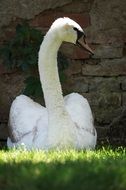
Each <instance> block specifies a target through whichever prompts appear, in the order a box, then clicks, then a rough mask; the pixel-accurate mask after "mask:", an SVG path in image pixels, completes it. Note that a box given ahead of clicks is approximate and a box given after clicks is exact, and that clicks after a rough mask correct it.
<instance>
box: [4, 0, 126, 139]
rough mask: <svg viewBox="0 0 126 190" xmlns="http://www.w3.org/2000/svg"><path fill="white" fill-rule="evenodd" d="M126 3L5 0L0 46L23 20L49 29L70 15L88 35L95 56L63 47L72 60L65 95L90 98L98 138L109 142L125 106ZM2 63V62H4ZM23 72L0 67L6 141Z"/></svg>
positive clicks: (20, 87) (81, 0) (112, 0)
mask: <svg viewBox="0 0 126 190" xmlns="http://www.w3.org/2000/svg"><path fill="white" fill-rule="evenodd" d="M125 7H126V1H125V0H122V1H120V0H111V1H110V0H100V1H99V0H64V1H59V0H46V1H44V0H20V1H18V0H12V1H10V0H1V1H0V18H2V19H1V22H0V43H1V44H2V43H4V42H5V41H7V40H8V39H9V38H11V37H12V36H13V35H14V32H15V27H16V25H17V23H19V22H20V21H21V20H22V19H26V20H28V21H29V23H30V25H32V26H34V27H36V28H39V29H41V30H42V31H46V30H47V29H48V28H49V26H50V25H51V23H52V22H53V21H54V20H55V19H56V18H58V17H61V16H68V17H70V18H72V19H74V20H75V21H77V22H78V23H79V24H80V25H81V26H82V27H83V28H84V29H85V31H86V33H87V36H88V42H89V43H90V45H91V46H92V48H93V49H94V51H95V55H94V56H93V57H92V58H90V57H89V55H88V54H87V53H86V52H83V51H82V50H80V49H79V48H75V47H74V46H70V45H68V44H64V45H63V46H62V47H61V49H62V51H63V52H64V53H65V55H66V56H67V57H68V59H69V61H70V66H69V68H68V69H67V71H66V74H67V75H68V78H67V81H66V83H65V84H64V86H63V90H64V92H65V93H69V92H72V91H75V92H79V93H80V94H82V95H84V96H85V97H87V99H88V100H89V102H90V105H91V108H92V110H93V114H94V117H95V125H96V127H97V130H98V138H99V139H101V140H102V139H105V138H107V133H108V131H109V126H110V123H111V122H112V121H113V120H114V119H115V118H117V117H118V116H120V115H121V114H122V110H124V109H125V106H126V11H125ZM0 62H1V63H2V60H1V61H0ZM24 78H25V76H24V74H23V73H21V72H19V71H13V72H11V73H8V71H7V70H6V69H5V68H4V67H3V65H2V64H0V123H1V124H0V138H2V139H6V136H7V130H6V122H7V119H8V112H9V108H10V104H11V102H12V100H13V99H14V97H15V96H16V95H18V94H20V93H21V91H22V89H23V86H24V84H23V81H24ZM124 127H126V126H125V124H124Z"/></svg>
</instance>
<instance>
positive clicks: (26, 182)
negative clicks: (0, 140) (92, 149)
mask: <svg viewBox="0 0 126 190" xmlns="http://www.w3.org/2000/svg"><path fill="white" fill-rule="evenodd" d="M125 164H126V160H125V162H124V163H123V160H114V159H108V160H103V159H102V161H100V160H91V161H90V160H89V161H81V160H78V161H65V163H61V162H51V163H45V162H39V163H33V162H31V161H26V162H21V163H10V164H9V163H7V164H5V163H3V164H2V163H1V164H0V189H1V190H26V189H30V190H40V189H50V190H54V189H55V190H56V189H57V190H63V189H64V190H67V189H68V190H70V189H71V190H77V189H78V190H93V189H96V190H104V189H105V190H106V189H107V190H125V189H126V168H125V167H126V165H125Z"/></svg>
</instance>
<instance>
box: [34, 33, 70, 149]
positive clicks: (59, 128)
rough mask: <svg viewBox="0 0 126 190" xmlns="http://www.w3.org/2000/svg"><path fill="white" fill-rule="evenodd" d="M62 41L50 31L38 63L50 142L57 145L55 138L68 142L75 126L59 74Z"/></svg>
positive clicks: (44, 41)
mask: <svg viewBox="0 0 126 190" xmlns="http://www.w3.org/2000/svg"><path fill="white" fill-rule="evenodd" d="M61 43H62V41H61V40H59V39H57V36H56V35H55V33H54V32H52V31H49V32H48V33H47V34H46V36H45V38H44V40H43V43H42V45H41V47H40V51H39V65H38V66H39V73H40V80H41V84H42V88H43V93H44V99H45V103H46V108H47V110H48V118H49V126H48V130H49V132H48V133H49V141H50V142H49V143H50V144H51V143H52V144H55V145H54V146H57V144H58V143H59V142H58V140H57V142H54V139H59V141H65V142H63V144H65V143H66V144H67V143H68V142H67V141H69V138H70V135H71V134H70V133H71V130H72V127H73V122H72V120H71V118H70V116H69V115H68V113H67V111H66V109H65V105H64V99H63V95H62V89H61V85H60V81H59V75H58V68H57V52H58V49H59V47H60V45H61ZM64 133H66V134H64ZM63 134H64V135H66V136H68V139H66V138H67V137H65V139H64V140H63V139H62V137H63ZM51 137H52V138H51ZM70 141H71V140H70ZM58 146H59V145H58Z"/></svg>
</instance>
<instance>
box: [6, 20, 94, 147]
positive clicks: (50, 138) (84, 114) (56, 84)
mask: <svg viewBox="0 0 126 190" xmlns="http://www.w3.org/2000/svg"><path fill="white" fill-rule="evenodd" d="M82 36H83V37H85V34H84V31H83V30H82V28H81V27H80V26H79V25H78V24H77V23H76V22H74V21H73V20H71V19H69V18H59V19H57V20H56V21H55V22H54V23H53V24H52V26H51V27H50V29H49V31H48V32H47V34H46V36H45V38H44V40H43V42H42V44H41V46H40V50H39V58H38V68H39V74H40V81H41V84H42V88H43V93H44V99H45V104H46V107H43V106H41V105H39V104H38V103H36V102H34V101H33V100H32V99H30V98H29V97H27V96H25V95H20V96H18V97H16V99H15V100H14V101H13V103H12V106H11V109H10V115H9V131H10V136H9V137H8V139H7V145H8V147H18V146H21V145H25V147H26V148H27V149H33V148H35V149H42V150H48V149H52V148H54V149H68V148H75V149H94V148H95V145H96V140H97V133H96V130H95V128H94V125H93V116H92V112H91V109H90V106H89V103H88V101H87V100H86V99H85V98H84V97H83V96H81V95H79V94H78V93H72V94H69V95H67V96H65V97H64V98H63V96H62V89H61V85H60V81H59V76H58V69H57V52H58V49H59V47H60V45H61V44H62V42H63V41H66V42H70V43H74V44H77V43H79V45H80V46H84V48H85V49H86V50H88V51H89V52H91V53H92V51H91V49H90V48H89V47H88V46H87V43H86V42H85V43H83V41H82V40H80V39H81V37H82ZM84 41H85V40H84Z"/></svg>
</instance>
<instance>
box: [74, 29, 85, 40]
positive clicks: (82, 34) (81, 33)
mask: <svg viewBox="0 0 126 190" xmlns="http://www.w3.org/2000/svg"><path fill="white" fill-rule="evenodd" d="M73 29H74V30H75V31H76V32H77V40H78V39H80V38H81V37H82V36H84V37H85V34H84V32H82V31H80V30H79V29H78V28H76V27H74V28H73Z"/></svg>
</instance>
